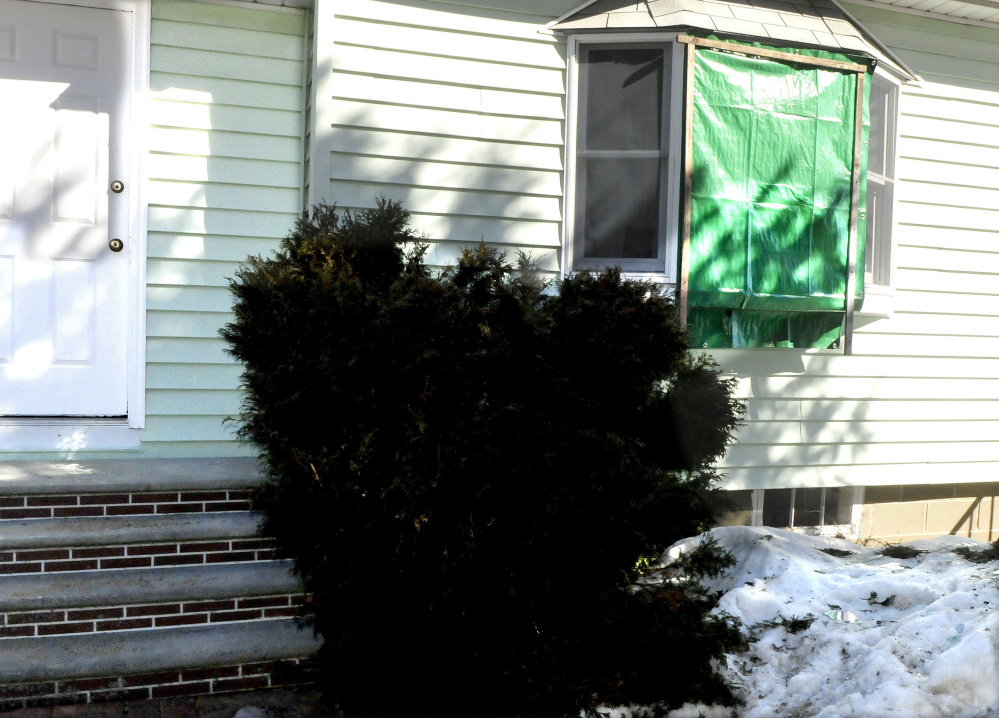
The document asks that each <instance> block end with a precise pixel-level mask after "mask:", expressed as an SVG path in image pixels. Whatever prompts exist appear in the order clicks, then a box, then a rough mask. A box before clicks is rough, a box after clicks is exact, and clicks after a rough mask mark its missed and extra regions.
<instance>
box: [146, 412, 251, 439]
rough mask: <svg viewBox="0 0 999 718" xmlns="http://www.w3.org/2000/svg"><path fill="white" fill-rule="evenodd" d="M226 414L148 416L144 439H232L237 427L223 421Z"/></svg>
mask: <svg viewBox="0 0 999 718" xmlns="http://www.w3.org/2000/svg"><path fill="white" fill-rule="evenodd" d="M224 419H225V417H224V416H157V415H155V414H152V415H149V416H147V417H146V428H145V431H143V432H142V438H143V441H232V440H233V439H235V438H236V437H235V432H236V427H235V426H234V425H233V424H231V423H223V421H224Z"/></svg>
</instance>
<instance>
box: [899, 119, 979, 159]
mask: <svg viewBox="0 0 999 718" xmlns="http://www.w3.org/2000/svg"><path fill="white" fill-rule="evenodd" d="M899 132H901V133H902V134H904V135H906V136H912V137H923V138H931V139H932V138H945V139H948V140H953V141H958V142H961V143H962V144H969V145H981V146H983V147H997V146H999V128H996V127H995V126H991V125H976V124H974V123H972V122H963V121H961V120H958V119H953V120H938V119H934V118H931V117H911V116H904V117H902V118H901V119H900V120H899ZM906 156H909V155H908V153H906Z"/></svg>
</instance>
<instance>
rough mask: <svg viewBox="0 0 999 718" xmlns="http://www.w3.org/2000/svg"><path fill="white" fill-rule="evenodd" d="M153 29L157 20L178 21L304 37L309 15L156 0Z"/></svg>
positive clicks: (174, 0) (173, 0)
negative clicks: (306, 19)
mask: <svg viewBox="0 0 999 718" xmlns="http://www.w3.org/2000/svg"><path fill="white" fill-rule="evenodd" d="M153 20H154V22H153V26H154V27H155V26H156V22H155V21H156V20H176V21H179V22H184V23H195V22H196V23H201V24H205V25H216V26H219V27H223V28H240V29H244V30H259V29H261V28H267V30H268V32H279V33H285V34H288V35H295V36H301V35H303V34H304V32H305V27H306V24H305V12H304V11H303V12H301V13H276V12H273V11H270V10H254V9H250V8H247V7H229V6H226V5H212V4H208V3H191V2H183V1H181V0H156V2H155V3H153Z"/></svg>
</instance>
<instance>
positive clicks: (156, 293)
mask: <svg viewBox="0 0 999 718" xmlns="http://www.w3.org/2000/svg"><path fill="white" fill-rule="evenodd" d="M232 304H233V296H232V292H230V291H229V289H228V287H183V286H172V287H157V286H150V287H146V310H147V311H156V310H163V311H185V312H230V311H232Z"/></svg>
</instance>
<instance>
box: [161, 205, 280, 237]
mask: <svg viewBox="0 0 999 718" xmlns="http://www.w3.org/2000/svg"><path fill="white" fill-rule="evenodd" d="M297 218H298V214H297V213H296V214H294V215H288V214H279V213H268V212H240V211H236V210H224V209H178V208H176V207H150V208H149V231H150V232H165V233H170V234H214V235H232V236H236V237H259V236H261V235H263V236H270V237H283V236H285V235H286V234H288V230H289V229H291V228H292V227H293V226H294V224H295V220H296V219H297Z"/></svg>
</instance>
